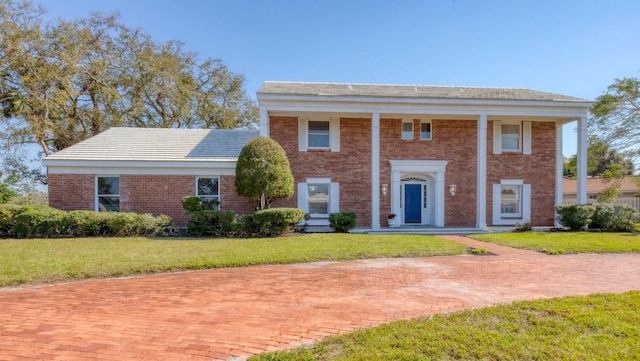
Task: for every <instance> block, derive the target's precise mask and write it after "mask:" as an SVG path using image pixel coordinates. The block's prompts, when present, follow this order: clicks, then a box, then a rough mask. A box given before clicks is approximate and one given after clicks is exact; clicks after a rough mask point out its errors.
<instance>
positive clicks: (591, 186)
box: [562, 177, 640, 194]
mask: <svg viewBox="0 0 640 361" xmlns="http://www.w3.org/2000/svg"><path fill="white" fill-rule="evenodd" d="M616 182H617V180H613V181H611V182H607V181H606V180H605V179H604V178H602V177H589V178H587V194H597V193H600V192H602V191H604V190H605V189H606V188H608V187H610V186H611V185H613V184H616ZM576 188H577V181H576V179H574V178H567V177H564V178H562V192H563V193H565V194H575V193H576ZM638 191H640V188H638V185H637V184H636V183H634V182H633V180H632V179H631V178H630V177H627V178H623V179H622V180H621V181H620V188H619V189H618V192H621V193H630V192H638Z"/></svg>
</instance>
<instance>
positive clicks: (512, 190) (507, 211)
mask: <svg viewBox="0 0 640 361" xmlns="http://www.w3.org/2000/svg"><path fill="white" fill-rule="evenodd" d="M500 213H501V214H502V215H503V216H505V217H522V185H501V190H500Z"/></svg>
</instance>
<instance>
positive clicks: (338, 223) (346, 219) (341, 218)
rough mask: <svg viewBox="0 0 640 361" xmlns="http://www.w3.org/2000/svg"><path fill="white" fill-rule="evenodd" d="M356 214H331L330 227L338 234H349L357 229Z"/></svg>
mask: <svg viewBox="0 0 640 361" xmlns="http://www.w3.org/2000/svg"><path fill="white" fill-rule="evenodd" d="M356 222H357V218H356V214H355V213H353V212H340V213H331V214H329V227H331V228H332V229H333V230H334V231H336V232H338V233H347V232H349V230H350V229H353V228H355V227H356Z"/></svg>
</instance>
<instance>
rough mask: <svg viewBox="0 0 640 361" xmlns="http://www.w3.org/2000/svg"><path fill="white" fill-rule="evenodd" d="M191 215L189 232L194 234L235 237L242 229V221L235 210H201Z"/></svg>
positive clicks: (188, 225)
mask: <svg viewBox="0 0 640 361" xmlns="http://www.w3.org/2000/svg"><path fill="white" fill-rule="evenodd" d="M191 215H192V217H193V219H192V220H191V221H189V223H188V224H187V232H188V233H189V234H190V235H192V236H214V237H233V236H237V235H238V234H239V233H240V232H241V231H242V223H240V221H238V215H237V214H236V212H233V211H215V210H201V211H198V212H195V213H192V214H191Z"/></svg>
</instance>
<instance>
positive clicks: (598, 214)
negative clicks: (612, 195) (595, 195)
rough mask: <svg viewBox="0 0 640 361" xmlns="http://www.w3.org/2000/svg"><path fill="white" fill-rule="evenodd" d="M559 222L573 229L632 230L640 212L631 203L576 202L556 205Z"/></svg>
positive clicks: (639, 216)
mask: <svg viewBox="0 0 640 361" xmlns="http://www.w3.org/2000/svg"><path fill="white" fill-rule="evenodd" d="M556 212H557V213H558V222H560V224H562V225H563V226H565V227H567V228H569V230H571V231H582V230H584V229H585V228H587V227H588V228H589V229H598V230H604V231H610V232H632V231H634V229H635V224H636V223H637V222H638V221H639V220H640V214H639V213H638V211H636V210H635V208H633V207H631V206H629V205H620V204H596V205H591V204H576V205H567V206H558V207H556Z"/></svg>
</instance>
